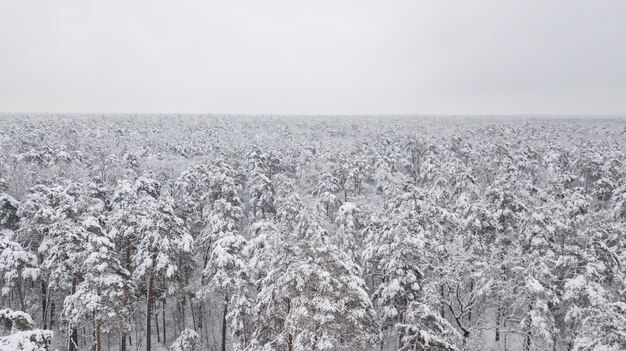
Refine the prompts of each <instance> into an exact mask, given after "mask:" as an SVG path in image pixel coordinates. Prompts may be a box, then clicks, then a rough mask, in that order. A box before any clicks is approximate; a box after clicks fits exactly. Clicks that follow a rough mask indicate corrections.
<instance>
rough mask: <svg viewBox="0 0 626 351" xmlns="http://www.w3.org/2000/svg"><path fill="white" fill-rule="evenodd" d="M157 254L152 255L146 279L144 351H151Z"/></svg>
mask: <svg viewBox="0 0 626 351" xmlns="http://www.w3.org/2000/svg"><path fill="white" fill-rule="evenodd" d="M157 256H158V253H154V254H152V267H151V269H150V276H149V277H148V293H147V296H146V298H147V300H148V301H147V302H148V305H147V306H146V351H151V350H152V300H153V299H154V298H153V295H154V270H155V267H156V259H157Z"/></svg>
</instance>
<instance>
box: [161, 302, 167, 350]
mask: <svg viewBox="0 0 626 351" xmlns="http://www.w3.org/2000/svg"><path fill="white" fill-rule="evenodd" d="M161 316H162V318H163V323H162V324H163V344H167V334H166V333H165V329H166V328H165V299H163V312H162V314H161Z"/></svg>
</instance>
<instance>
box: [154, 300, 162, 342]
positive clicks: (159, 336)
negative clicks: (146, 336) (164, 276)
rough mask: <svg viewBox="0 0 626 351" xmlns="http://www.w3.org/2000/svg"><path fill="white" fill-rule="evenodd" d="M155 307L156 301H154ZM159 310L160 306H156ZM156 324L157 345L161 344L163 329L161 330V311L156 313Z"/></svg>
mask: <svg viewBox="0 0 626 351" xmlns="http://www.w3.org/2000/svg"><path fill="white" fill-rule="evenodd" d="M152 304H153V305H154V301H152ZM156 307H157V308H158V306H156ZM154 322H155V323H156V335H157V343H160V342H161V328H159V311H156V312H154Z"/></svg>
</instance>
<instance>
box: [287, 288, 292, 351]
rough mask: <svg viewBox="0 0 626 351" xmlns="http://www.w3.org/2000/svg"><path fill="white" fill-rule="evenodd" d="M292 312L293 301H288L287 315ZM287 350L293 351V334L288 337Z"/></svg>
mask: <svg viewBox="0 0 626 351" xmlns="http://www.w3.org/2000/svg"><path fill="white" fill-rule="evenodd" d="M290 312H291V300H289V299H288V300H287V314H289V313H290ZM287 350H288V351H293V336H292V335H291V333H289V334H288V335H287Z"/></svg>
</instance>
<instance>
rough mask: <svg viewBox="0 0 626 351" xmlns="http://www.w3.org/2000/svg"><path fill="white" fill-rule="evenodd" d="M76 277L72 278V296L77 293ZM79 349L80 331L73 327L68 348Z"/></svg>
mask: <svg viewBox="0 0 626 351" xmlns="http://www.w3.org/2000/svg"><path fill="white" fill-rule="evenodd" d="M76 285H77V282H76V275H73V276H72V295H74V294H75V293H76ZM77 349H78V329H77V328H76V327H72V332H71V333H70V345H69V347H68V350H69V351H76V350H77Z"/></svg>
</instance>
